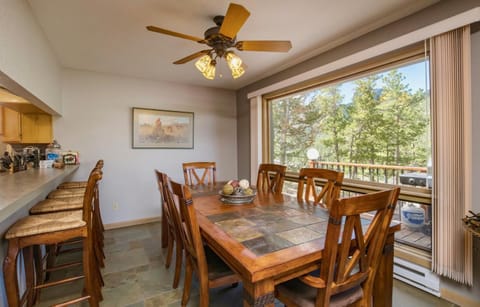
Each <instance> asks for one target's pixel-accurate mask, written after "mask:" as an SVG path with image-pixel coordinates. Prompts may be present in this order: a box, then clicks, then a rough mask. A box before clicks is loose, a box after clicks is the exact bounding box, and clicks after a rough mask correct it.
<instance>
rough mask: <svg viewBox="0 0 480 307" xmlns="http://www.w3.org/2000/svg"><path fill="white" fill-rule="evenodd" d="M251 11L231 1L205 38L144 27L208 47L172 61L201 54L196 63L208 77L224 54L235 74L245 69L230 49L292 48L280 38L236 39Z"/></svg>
mask: <svg viewBox="0 0 480 307" xmlns="http://www.w3.org/2000/svg"><path fill="white" fill-rule="evenodd" d="M249 16H250V12H249V11H248V10H247V9H246V8H244V7H243V6H241V5H239V4H235V3H230V5H229V7H228V10H227V14H226V15H225V16H215V17H214V18H213V21H214V22H215V24H216V25H217V26H216V27H213V28H209V29H208V30H206V31H205V33H204V38H199V37H195V36H191V35H187V34H182V33H178V32H174V31H170V30H167V29H163V28H159V27H156V26H147V30H149V31H152V32H158V33H161V34H166V35H171V36H175V37H180V38H183V39H189V40H192V41H195V42H197V43H200V44H205V45H207V46H209V47H211V48H210V49H205V50H201V51H198V52H196V53H193V54H191V55H188V56H186V57H184V58H182V59H180V60H177V61H175V62H173V64H184V63H187V62H189V61H192V60H194V59H196V58H200V59H199V60H198V61H197V62H196V63H195V66H196V67H197V69H198V70H200V72H202V74H203V76H204V77H205V78H207V79H214V78H215V65H216V64H217V62H216V61H217V58H222V57H224V58H225V60H226V61H227V64H228V67H229V68H230V70H231V71H232V77H233V78H235V79H236V78H238V77H240V76H241V75H243V73H244V72H245V68H244V66H243V63H242V60H241V59H240V57H238V56H237V55H236V54H235V53H234V52H233V51H232V50H231V49H233V48H236V49H238V50H240V51H272V52H287V51H289V50H290V48H292V43H291V42H290V41H279V40H249V41H237V38H236V35H237V33H238V31H240V28H241V27H242V26H243V24H244V23H245V21H246V20H247V18H248V17H249Z"/></svg>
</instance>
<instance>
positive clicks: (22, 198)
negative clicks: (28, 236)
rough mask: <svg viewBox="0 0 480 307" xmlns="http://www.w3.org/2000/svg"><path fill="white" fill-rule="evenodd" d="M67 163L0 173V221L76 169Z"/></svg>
mask: <svg viewBox="0 0 480 307" xmlns="http://www.w3.org/2000/svg"><path fill="white" fill-rule="evenodd" d="M78 167H79V165H67V166H65V168H63V169H57V168H35V169H29V170H26V171H20V172H17V173H13V174H10V173H0V222H2V221H4V220H5V219H6V218H8V217H9V216H10V215H12V214H13V213H15V212H16V211H17V210H19V209H21V208H22V207H23V206H25V205H26V204H27V203H28V202H30V201H32V200H33V199H35V198H37V197H39V196H40V195H42V194H45V195H46V194H47V193H48V192H49V191H50V189H52V188H55V187H54V186H53V187H52V185H55V184H58V183H60V182H62V181H63V180H64V179H65V178H66V177H67V176H69V175H71V174H72V173H73V172H75V171H76V170H77V169H78Z"/></svg>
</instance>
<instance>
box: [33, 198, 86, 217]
mask: <svg viewBox="0 0 480 307" xmlns="http://www.w3.org/2000/svg"><path fill="white" fill-rule="evenodd" d="M82 208H83V197H66V198H47V199H45V200H42V201H41V202H39V203H37V204H36V205H35V206H33V207H32V208H31V209H30V214H43V213H53V212H58V211H67V210H80V209H82Z"/></svg>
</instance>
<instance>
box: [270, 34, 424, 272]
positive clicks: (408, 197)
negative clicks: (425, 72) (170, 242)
mask: <svg viewBox="0 0 480 307" xmlns="http://www.w3.org/2000/svg"><path fill="white" fill-rule="evenodd" d="M427 47H428V45H427V44H425V43H424V42H419V43H416V44H413V45H410V46H407V47H404V48H401V49H398V50H395V51H392V52H389V53H386V54H383V55H380V56H377V57H374V58H371V59H368V60H366V61H362V62H359V63H356V64H354V65H350V66H347V67H344V68H342V69H338V70H335V71H332V72H329V73H327V74H324V75H321V76H318V77H315V78H312V79H309V80H306V81H303V82H300V83H297V84H295V85H292V86H288V87H285V88H282V89H279V90H276V91H273V92H270V93H267V94H265V95H263V96H262V105H261V116H262V120H261V124H262V127H261V129H262V131H261V134H262V140H263V142H262V158H263V159H262V160H263V161H262V162H264V163H272V161H271V148H272V147H273V144H272V142H273V140H272V138H271V135H270V124H271V119H270V114H271V110H270V105H271V101H272V100H274V99H277V98H281V97H284V96H288V95H292V94H296V93H301V92H305V91H308V90H311V89H314V88H318V87H325V86H329V85H331V84H336V83H341V82H345V81H349V80H352V79H357V78H361V77H364V76H366V75H371V74H372V73H374V72H378V71H382V70H386V69H392V68H395V67H396V66H402V65H404V64H406V63H410V62H413V61H416V60H420V59H426V58H428V56H429V51H428V48H427ZM431 118H432V116H431V115H430V119H431ZM285 180H286V181H289V182H296V181H297V180H298V172H292V171H290V172H289V171H287V174H286V178H285ZM394 186H395V185H393V184H385V183H379V182H369V181H362V180H355V179H349V178H345V179H344V180H343V185H342V191H347V192H356V193H371V192H376V191H381V190H385V189H388V188H392V187H394ZM399 200H402V201H410V202H415V203H419V204H424V205H430V206H431V205H432V191H431V189H428V188H420V187H408V186H402V188H401V191H400V195H399ZM432 243H433V238H432ZM395 248H396V250H397V249H398V255H399V256H400V257H401V258H403V259H405V260H408V261H411V262H413V263H415V264H418V265H421V266H424V267H427V268H430V266H431V251H430V252H427V251H424V250H421V249H420V248H415V247H412V246H409V245H405V244H403V243H399V242H395Z"/></svg>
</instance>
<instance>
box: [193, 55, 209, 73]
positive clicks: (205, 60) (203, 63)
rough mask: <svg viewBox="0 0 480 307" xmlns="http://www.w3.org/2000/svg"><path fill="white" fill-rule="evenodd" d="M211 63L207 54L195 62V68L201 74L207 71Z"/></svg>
mask: <svg viewBox="0 0 480 307" xmlns="http://www.w3.org/2000/svg"><path fill="white" fill-rule="evenodd" d="M211 62H212V58H211V57H210V55H209V54H206V55H204V56H202V57H201V58H200V59H198V61H196V62H195V67H196V68H197V69H198V70H199V71H200V72H201V73H202V74H204V72H205V71H206V70H207V69H208V67H209V66H210V63H211Z"/></svg>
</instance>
